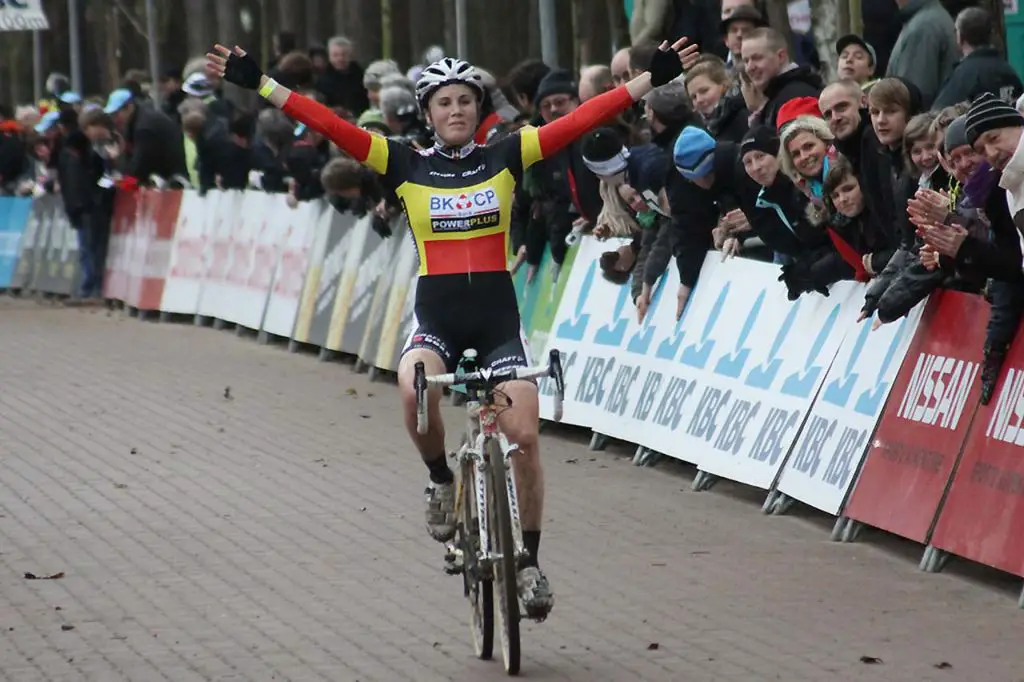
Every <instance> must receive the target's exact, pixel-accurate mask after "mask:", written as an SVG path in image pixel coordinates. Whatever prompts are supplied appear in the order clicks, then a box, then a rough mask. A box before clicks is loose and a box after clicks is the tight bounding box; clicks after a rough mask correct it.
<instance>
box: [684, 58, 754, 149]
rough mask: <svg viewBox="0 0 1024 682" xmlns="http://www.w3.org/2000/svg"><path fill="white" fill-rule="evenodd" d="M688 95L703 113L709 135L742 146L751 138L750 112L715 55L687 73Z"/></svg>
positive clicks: (726, 70)
mask: <svg viewBox="0 0 1024 682" xmlns="http://www.w3.org/2000/svg"><path fill="white" fill-rule="evenodd" d="M685 82H686V93H687V94H688V95H689V96H690V101H692V102H693V108H694V109H695V110H697V112H698V113H700V115H701V118H702V119H703V120H704V125H705V126H706V127H707V129H708V132H710V133H711V135H712V136H713V137H714V138H715V139H716V140H726V141H729V142H737V143H738V142H739V141H740V140H742V139H743V136H744V135H746V134H747V118H748V117H749V116H750V112H749V111H747V106H746V103H745V102H744V101H743V96H742V95H741V94H740V93H739V88H734V87H733V85H734V82H733V78H732V76H730V75H729V71H728V69H727V68H726V66H725V62H724V61H722V60H721V59H719V58H718V57H716V56H714V55H701V58H700V61H698V62H697V63H696V64H695V65H694V66H693V68H692V69H690V70H689V71H687V72H686V81H685Z"/></svg>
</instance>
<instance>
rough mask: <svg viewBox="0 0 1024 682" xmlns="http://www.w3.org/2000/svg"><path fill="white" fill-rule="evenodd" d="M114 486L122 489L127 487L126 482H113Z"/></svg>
mask: <svg viewBox="0 0 1024 682" xmlns="http://www.w3.org/2000/svg"><path fill="white" fill-rule="evenodd" d="M114 487H115V488H117V489H118V490H124V489H125V488H127V487H128V484H127V483H115V484H114Z"/></svg>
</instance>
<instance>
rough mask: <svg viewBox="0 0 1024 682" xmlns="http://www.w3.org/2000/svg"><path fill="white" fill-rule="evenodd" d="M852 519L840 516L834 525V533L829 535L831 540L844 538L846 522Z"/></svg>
mask: <svg viewBox="0 0 1024 682" xmlns="http://www.w3.org/2000/svg"><path fill="white" fill-rule="evenodd" d="M849 522H850V520H849V519H848V518H846V517H845V516H840V517H839V518H837V519H836V523H835V525H834V526H832V534H831V535H830V536H829V540H831V541H832V542H839V541H840V540H842V538H843V531H844V530H846V524H847V523H849Z"/></svg>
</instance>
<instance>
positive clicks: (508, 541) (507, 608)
mask: <svg viewBox="0 0 1024 682" xmlns="http://www.w3.org/2000/svg"><path fill="white" fill-rule="evenodd" d="M487 457H488V463H489V465H490V473H491V477H490V478H491V489H492V491H493V493H494V494H493V497H492V500H493V503H492V504H490V505H488V506H489V507H490V513H491V516H490V518H491V542H492V545H493V551H495V552H497V553H500V554H501V559H499V560H498V561H496V562H495V563H494V585H495V587H496V589H497V590H498V615H499V616H500V617H501V631H500V632H501V654H502V658H504V659H505V672H507V673H508V674H509V675H518V674H519V590H518V588H517V585H516V573H517V566H516V550H515V543H514V542H513V540H512V516H511V512H510V510H509V503H508V488H507V487H506V485H507V481H508V473H507V472H506V470H505V457H504V455H503V454H502V452H501V447H500V446H499V445H498V441H497V439H493V438H492V439H489V440H488V441H487Z"/></svg>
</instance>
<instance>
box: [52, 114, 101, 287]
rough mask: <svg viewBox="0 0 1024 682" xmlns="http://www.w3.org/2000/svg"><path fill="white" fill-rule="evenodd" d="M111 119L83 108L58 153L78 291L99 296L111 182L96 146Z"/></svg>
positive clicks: (99, 144)
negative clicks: (73, 237)
mask: <svg viewBox="0 0 1024 682" xmlns="http://www.w3.org/2000/svg"><path fill="white" fill-rule="evenodd" d="M109 126H110V119H109V117H108V116H107V114H105V113H103V111H102V110H100V109H89V110H87V111H83V112H82V114H81V115H80V118H79V126H78V130H75V131H74V132H72V133H71V134H69V135H68V139H67V141H66V143H65V145H64V148H63V150H62V152H61V159H60V186H61V196H62V197H63V199H64V211H65V213H66V214H67V217H68V222H70V223H71V226H72V227H73V228H74V229H75V231H76V233H77V235H78V257H79V265H80V269H81V276H82V280H81V283H80V284H79V287H78V291H77V294H78V296H79V297H80V298H82V299H94V298H95V299H99V298H101V297H102V294H103V270H104V264H105V263H106V256H107V243H108V241H109V235H110V219H111V216H112V215H113V200H114V194H113V183H112V182H110V181H109V177H108V172H107V171H108V169H107V165H106V163H105V161H104V159H103V158H102V157H101V155H100V153H99V151H98V150H99V148H100V147H101V146H102V145H103V144H105V143H108V142H109V139H110V132H109Z"/></svg>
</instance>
